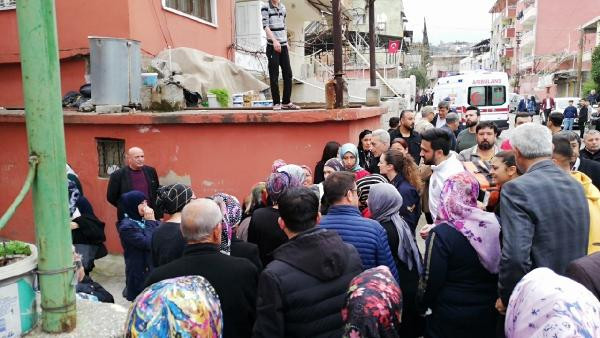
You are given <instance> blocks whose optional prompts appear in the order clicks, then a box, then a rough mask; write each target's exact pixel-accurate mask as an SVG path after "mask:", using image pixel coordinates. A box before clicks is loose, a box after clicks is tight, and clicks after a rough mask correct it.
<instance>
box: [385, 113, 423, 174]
mask: <svg viewBox="0 0 600 338" xmlns="http://www.w3.org/2000/svg"><path fill="white" fill-rule="evenodd" d="M414 129H415V112H414V111H413V110H410V109H405V110H403V111H402V113H400V124H399V125H398V128H396V129H394V130H393V131H392V132H390V140H394V139H396V138H402V139H404V140H405V141H406V143H408V153H409V154H410V156H412V158H413V160H415V163H417V164H418V163H419V162H420V161H421V155H420V154H421V136H420V135H419V134H417V133H416V132H415V131H414Z"/></svg>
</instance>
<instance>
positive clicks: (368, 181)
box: [356, 174, 387, 211]
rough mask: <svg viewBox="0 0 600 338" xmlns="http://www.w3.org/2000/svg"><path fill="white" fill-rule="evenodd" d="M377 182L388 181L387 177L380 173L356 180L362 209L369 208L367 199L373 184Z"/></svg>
mask: <svg viewBox="0 0 600 338" xmlns="http://www.w3.org/2000/svg"><path fill="white" fill-rule="evenodd" d="M377 183H387V179H386V178H385V177H383V176H381V175H379V174H371V175H369V176H365V177H363V178H361V179H358V180H357V181H356V190H357V194H358V202H359V208H360V211H363V210H364V209H366V208H367V199H368V198H369V190H370V189H371V186H373V185H374V184H377Z"/></svg>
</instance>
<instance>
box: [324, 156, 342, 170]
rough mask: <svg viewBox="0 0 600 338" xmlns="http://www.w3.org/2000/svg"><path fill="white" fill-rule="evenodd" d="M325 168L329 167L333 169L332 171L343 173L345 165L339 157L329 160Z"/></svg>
mask: <svg viewBox="0 0 600 338" xmlns="http://www.w3.org/2000/svg"><path fill="white" fill-rule="evenodd" d="M324 166H325V167H329V168H331V169H333V170H335V171H342V170H344V164H343V163H342V161H341V160H340V159H339V158H337V157H334V158H330V159H328V160H327V162H325V165H324Z"/></svg>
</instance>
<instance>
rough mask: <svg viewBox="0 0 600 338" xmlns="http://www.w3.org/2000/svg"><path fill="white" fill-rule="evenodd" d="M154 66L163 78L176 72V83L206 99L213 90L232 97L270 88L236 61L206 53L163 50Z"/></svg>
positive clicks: (190, 50) (189, 50)
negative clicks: (234, 94)
mask: <svg viewBox="0 0 600 338" xmlns="http://www.w3.org/2000/svg"><path fill="white" fill-rule="evenodd" d="M152 66H153V67H155V68H157V69H158V70H159V71H161V73H163V75H166V74H169V69H170V70H171V72H175V74H176V75H175V76H173V80H174V81H175V82H178V83H179V84H181V86H182V87H183V88H185V89H187V90H189V91H191V92H197V93H201V94H202V96H203V97H206V93H207V91H208V90H210V89H216V88H223V89H227V90H228V91H229V92H230V93H231V94H233V93H242V92H247V91H249V90H254V91H257V92H260V91H263V90H265V89H267V88H269V86H268V85H266V84H265V83H264V82H262V81H260V80H258V79H256V78H255V77H254V76H252V74H251V73H250V72H248V71H246V70H244V69H243V68H240V67H238V66H237V65H236V64H234V63H233V62H231V61H229V60H227V59H225V58H222V57H218V56H214V55H210V54H207V53H204V52H202V51H199V50H196V49H193V48H187V47H180V48H174V49H170V50H168V49H167V50H163V51H162V52H160V54H158V55H157V56H156V58H155V59H154V60H153V61H152Z"/></svg>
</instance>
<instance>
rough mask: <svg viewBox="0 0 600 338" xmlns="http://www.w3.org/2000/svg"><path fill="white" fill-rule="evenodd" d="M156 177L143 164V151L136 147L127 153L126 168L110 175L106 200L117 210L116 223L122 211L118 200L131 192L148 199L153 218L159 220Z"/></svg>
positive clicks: (153, 170) (150, 168) (151, 169)
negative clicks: (140, 193) (138, 192)
mask: <svg viewBox="0 0 600 338" xmlns="http://www.w3.org/2000/svg"><path fill="white" fill-rule="evenodd" d="M157 189H158V175H157V174H156V170H155V169H154V168H152V167H150V166H148V165H145V164H144V151H143V150H142V149H141V148H138V147H132V148H129V150H128V151H127V166H126V167H123V168H121V169H119V170H117V171H115V172H113V173H112V174H111V175H110V179H109V180H108V189H107V191H106V200H107V201H108V202H109V203H110V204H112V205H113V206H115V207H116V208H117V221H120V220H121V219H122V218H123V210H122V209H121V207H120V206H119V198H121V195H123V194H124V193H126V192H130V191H132V190H137V191H141V192H142V193H143V194H144V195H145V196H146V197H147V198H148V200H147V201H148V205H149V206H150V207H151V208H152V209H153V210H154V213H155V215H154V217H155V218H156V219H159V218H160V217H161V216H162V213H161V212H160V211H159V210H157V208H156V205H155V202H156V191H157Z"/></svg>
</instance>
